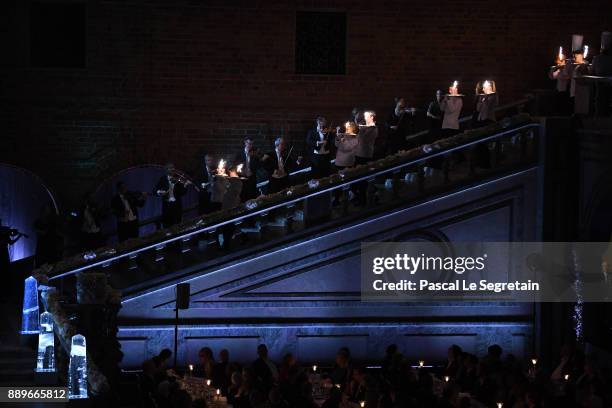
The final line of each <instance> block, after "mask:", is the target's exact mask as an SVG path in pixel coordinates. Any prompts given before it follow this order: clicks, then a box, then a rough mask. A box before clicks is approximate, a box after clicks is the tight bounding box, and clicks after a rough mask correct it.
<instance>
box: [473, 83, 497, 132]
mask: <svg viewBox="0 0 612 408" xmlns="http://www.w3.org/2000/svg"><path fill="white" fill-rule="evenodd" d="M476 97H477V98H478V99H477V102H476V112H477V113H478V115H477V117H476V125H477V127H481V126H486V125H488V124H491V123H494V122H495V109H496V108H497V105H499V97H498V95H497V91H496V89H495V81H484V82H483V84H482V87H481V86H480V83H478V85H476Z"/></svg>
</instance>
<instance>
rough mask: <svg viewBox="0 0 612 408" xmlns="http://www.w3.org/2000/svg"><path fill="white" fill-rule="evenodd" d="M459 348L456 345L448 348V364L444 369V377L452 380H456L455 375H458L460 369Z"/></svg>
mask: <svg viewBox="0 0 612 408" xmlns="http://www.w3.org/2000/svg"><path fill="white" fill-rule="evenodd" d="M461 353H462V351H461V347H459V346H458V345H456V344H453V345H452V346H450V347H449V348H448V353H447V359H448V363H447V364H446V367H445V368H444V375H445V376H449V377H451V378H453V379H456V378H457V374H459V370H460V369H461V368H462V367H461Z"/></svg>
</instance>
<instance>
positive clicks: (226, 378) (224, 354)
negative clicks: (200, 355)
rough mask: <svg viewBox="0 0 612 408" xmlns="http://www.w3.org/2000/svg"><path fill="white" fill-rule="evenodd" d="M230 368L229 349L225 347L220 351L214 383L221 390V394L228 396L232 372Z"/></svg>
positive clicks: (214, 370) (214, 372) (215, 368)
mask: <svg viewBox="0 0 612 408" xmlns="http://www.w3.org/2000/svg"><path fill="white" fill-rule="evenodd" d="M230 370H231V368H230V362H229V351H228V350H227V349H223V350H221V351H220V352H219V362H218V363H217V364H215V367H214V369H213V379H212V383H213V385H214V386H215V387H216V388H219V389H220V390H221V395H223V396H227V389H228V387H229V384H230V377H231V374H232V373H231V372H230Z"/></svg>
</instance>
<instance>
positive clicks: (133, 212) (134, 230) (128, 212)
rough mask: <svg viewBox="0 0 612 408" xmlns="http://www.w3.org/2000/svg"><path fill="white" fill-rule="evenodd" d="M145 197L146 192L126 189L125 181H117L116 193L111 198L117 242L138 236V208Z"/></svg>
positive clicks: (142, 203)
mask: <svg viewBox="0 0 612 408" xmlns="http://www.w3.org/2000/svg"><path fill="white" fill-rule="evenodd" d="M146 198H147V193H145V192H136V191H128V189H127V187H126V186H125V183H124V182H123V181H120V182H118V183H117V194H115V196H114V197H113V199H112V200H111V208H112V209H113V213H114V214H115V216H116V217H117V237H118V239H119V242H123V241H125V240H127V239H130V238H138V233H139V230H140V225H139V221H138V208H141V207H142V206H143V205H144V203H145V200H146Z"/></svg>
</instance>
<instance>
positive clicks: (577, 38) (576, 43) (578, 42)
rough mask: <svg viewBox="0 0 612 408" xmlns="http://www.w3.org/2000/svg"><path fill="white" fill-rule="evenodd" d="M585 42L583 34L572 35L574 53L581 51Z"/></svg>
mask: <svg viewBox="0 0 612 408" xmlns="http://www.w3.org/2000/svg"><path fill="white" fill-rule="evenodd" d="M583 40H584V36H583V35H582V34H573V35H572V51H579V50H581V49H582V41H583Z"/></svg>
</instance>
